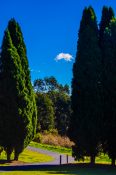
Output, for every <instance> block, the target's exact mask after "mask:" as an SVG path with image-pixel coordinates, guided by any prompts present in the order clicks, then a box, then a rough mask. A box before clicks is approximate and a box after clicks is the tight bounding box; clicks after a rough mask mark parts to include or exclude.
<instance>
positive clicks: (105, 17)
mask: <svg viewBox="0 0 116 175" xmlns="http://www.w3.org/2000/svg"><path fill="white" fill-rule="evenodd" d="M114 16H115V15H114V11H113V9H112V8H111V7H109V8H108V7H106V6H104V7H103V9H102V17H101V21H100V24H99V27H100V29H99V44H100V47H102V42H103V38H104V31H105V29H106V28H107V27H109V24H110V21H111V19H113V18H114Z"/></svg>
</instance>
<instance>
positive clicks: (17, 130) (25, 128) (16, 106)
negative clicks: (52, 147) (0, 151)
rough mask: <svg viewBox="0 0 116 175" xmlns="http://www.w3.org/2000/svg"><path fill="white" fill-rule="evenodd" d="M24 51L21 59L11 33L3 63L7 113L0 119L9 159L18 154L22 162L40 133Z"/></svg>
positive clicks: (4, 43)
mask: <svg viewBox="0 0 116 175" xmlns="http://www.w3.org/2000/svg"><path fill="white" fill-rule="evenodd" d="M12 28H13V27H12ZM14 35H15V33H14ZM20 47H22V48H23V44H22V46H21V44H20ZM23 51H24V49H22V57H21V54H20V55H19V53H18V49H17V48H16V47H15V45H14V43H13V42H12V37H11V35H10V32H9V30H8V29H7V30H6V32H5V35H4V38H3V43H2V51H1V60H0V63H1V67H0V68H1V69H0V74H1V88H0V89H1V90H2V98H1V99H3V110H1V112H2V113H3V115H1V116H0V117H1V119H0V120H1V126H2V128H3V130H2V132H1V134H2V135H3V136H4V137H3V138H2V140H1V142H2V146H3V147H4V148H5V149H6V152H7V158H8V159H10V153H11V152H12V151H13V150H14V152H15V157H14V159H15V160H18V156H19V154H20V153H21V152H22V151H23V149H24V148H25V147H26V146H27V145H28V144H29V142H30V141H31V140H32V138H33V137H34V134H35V132H36V103H35V97H34V93H33V89H32V85H31V81H30V78H29V77H30V75H29V68H28V66H27V67H26V66H25V67H24V62H22V60H23V59H24V60H25V62H27V63H28V61H27V57H26V56H25V55H24V52H23ZM27 72H28V74H27ZM28 75H29V76H28ZM27 77H28V78H27ZM26 78H27V79H26ZM27 81H28V84H27ZM9 150H10V151H9Z"/></svg>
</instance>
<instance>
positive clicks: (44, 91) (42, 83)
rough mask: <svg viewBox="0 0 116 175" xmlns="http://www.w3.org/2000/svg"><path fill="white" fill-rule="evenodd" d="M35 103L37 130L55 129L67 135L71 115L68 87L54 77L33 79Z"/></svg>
mask: <svg viewBox="0 0 116 175" xmlns="http://www.w3.org/2000/svg"><path fill="white" fill-rule="evenodd" d="M34 89H35V92H36V104H37V111H38V117H37V132H43V131H45V130H47V131H52V130H54V129H56V130H57V131H58V133H59V134H60V135H67V131H68V128H69V123H70V116H71V100H70V95H69V93H70V89H69V86H68V85H64V86H63V85H61V84H59V83H58V82H57V80H56V78H55V77H53V76H51V77H45V78H43V79H37V80H35V81H34Z"/></svg>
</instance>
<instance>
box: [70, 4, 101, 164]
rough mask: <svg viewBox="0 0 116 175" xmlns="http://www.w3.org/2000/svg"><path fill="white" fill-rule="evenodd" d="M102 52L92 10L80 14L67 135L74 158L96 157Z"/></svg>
mask: <svg viewBox="0 0 116 175" xmlns="http://www.w3.org/2000/svg"><path fill="white" fill-rule="evenodd" d="M100 70H101V52H100V49H99V46H98V28H97V22H96V16H95V13H94V10H93V8H92V7H89V8H85V9H84V11H83V16H82V20H81V23H80V30H79V34H78V43H77V55H76V59H75V63H74V65H73V80H72V96H71V101H72V111H73V113H72V117H71V126H70V129H69V136H70V138H71V140H73V141H74V143H75V146H73V150H72V151H73V153H72V154H73V156H74V157H75V159H78V160H80V159H83V160H84V156H90V157H91V163H94V162H95V156H96V155H97V154H98V152H99V149H98V146H99V140H100V128H101V116H102V112H101V108H102V107H101V103H100V102H101V89H102V85H101V73H100Z"/></svg>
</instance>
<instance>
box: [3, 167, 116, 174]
mask: <svg viewBox="0 0 116 175" xmlns="http://www.w3.org/2000/svg"><path fill="white" fill-rule="evenodd" d="M0 174H1V175H76V174H77V175H116V168H113V167H110V166H103V165H99V166H95V167H90V166H89V165H84V164H83V165H79V166H78V165H77V166H70V165H69V166H55V167H52V168H51V167H47V168H46V167H45V168H44V167H43V168H39V167H38V170H37V169H36V170H34V169H33V170H31V171H29V170H25V171H22V170H21V171H12V172H0Z"/></svg>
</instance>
